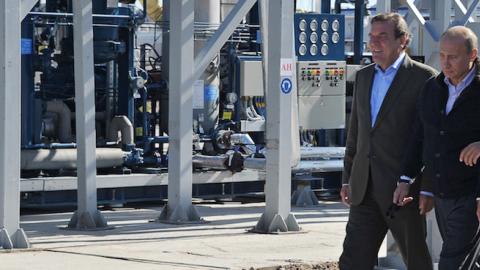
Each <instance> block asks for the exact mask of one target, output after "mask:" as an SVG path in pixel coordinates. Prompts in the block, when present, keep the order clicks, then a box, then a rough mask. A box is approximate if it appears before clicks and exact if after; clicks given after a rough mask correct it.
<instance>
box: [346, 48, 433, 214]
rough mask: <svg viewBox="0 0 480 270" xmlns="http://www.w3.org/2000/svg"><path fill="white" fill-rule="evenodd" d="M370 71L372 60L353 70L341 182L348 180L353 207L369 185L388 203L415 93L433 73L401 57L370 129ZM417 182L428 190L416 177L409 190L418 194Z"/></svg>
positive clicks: (410, 124) (425, 182) (407, 134)
mask: <svg viewBox="0 0 480 270" xmlns="http://www.w3.org/2000/svg"><path fill="white" fill-rule="evenodd" d="M374 73H375V66H374V64H372V65H369V66H366V67H364V68H362V69H361V70H359V71H358V72H357V74H356V79H355V90H354V97H353V104H352V112H351V116H350V123H349V126H348V135H347V145H346V151H345V161H344V173H343V183H344V184H350V192H351V194H350V200H351V203H352V204H353V205H358V204H360V203H361V202H362V200H363V198H364V196H365V193H366V192H367V187H368V188H370V191H371V192H372V194H373V196H374V197H375V199H376V200H377V202H379V203H382V204H384V205H387V206H388V205H389V204H391V202H392V197H393V192H394V190H395V187H396V183H397V181H398V179H399V177H400V176H401V173H402V172H401V163H402V158H403V156H404V152H405V149H406V146H407V143H408V140H409V137H410V134H411V132H412V127H413V122H414V119H415V115H416V102H417V97H418V95H419V94H420V92H421V91H422V89H423V87H424V85H425V82H426V81H427V79H429V78H430V77H432V76H434V75H435V74H436V71H435V70H434V69H432V68H431V67H429V66H426V65H424V64H421V63H418V62H416V61H413V60H411V59H410V58H409V57H408V56H406V57H405V60H404V61H403V63H402V65H401V66H400V68H399V70H398V72H397V74H396V76H395V78H394V80H393V82H392V84H391V86H390V88H389V90H388V92H387V94H386V96H385V99H384V100H383V103H382V106H381V108H380V111H379V113H378V116H377V120H376V122H375V124H374V126H373V127H372V125H371V116H370V97H371V89H372V83H373V76H374ZM369 175H370V177H371V179H372V181H371V183H370V186H369V185H368V182H369ZM420 185H422V190H424V191H430V190H431V188H430V185H431V183H430V181H428V179H424V180H419V179H417V180H416V181H415V183H414V184H413V185H412V187H411V189H410V190H411V191H410V194H411V195H413V196H415V195H418V192H419V189H420Z"/></svg>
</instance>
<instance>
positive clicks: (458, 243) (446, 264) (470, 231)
mask: <svg viewBox="0 0 480 270" xmlns="http://www.w3.org/2000/svg"><path fill="white" fill-rule="evenodd" d="M476 210H477V202H476V196H475V195H474V194H472V195H469V196H464V197H460V198H456V199H440V198H437V197H436V198H435V215H436V217H437V223H438V228H439V229H440V234H441V235H442V239H443V245H442V251H441V252H440V262H439V265H438V269H439V270H450V269H458V267H459V266H460V264H461V263H462V261H463V259H464V258H465V257H466V256H467V254H468V252H469V251H470V249H471V248H472V246H473V238H474V236H475V233H476V232H477V229H478V219H477V215H476Z"/></svg>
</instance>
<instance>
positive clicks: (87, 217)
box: [67, 210, 113, 231]
mask: <svg viewBox="0 0 480 270" xmlns="http://www.w3.org/2000/svg"><path fill="white" fill-rule="evenodd" d="M67 229H69V230H79V231H89V230H110V229H113V227H112V226H108V224H107V220H106V219H105V218H104V217H103V215H102V213H101V212H100V211H98V210H95V211H94V212H93V213H90V212H88V211H85V212H83V213H80V212H78V210H77V211H75V213H73V216H72V218H71V219H70V222H68V226H67Z"/></svg>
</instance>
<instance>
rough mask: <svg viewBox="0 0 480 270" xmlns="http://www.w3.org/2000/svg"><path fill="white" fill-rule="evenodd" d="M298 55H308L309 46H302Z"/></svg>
mask: <svg viewBox="0 0 480 270" xmlns="http://www.w3.org/2000/svg"><path fill="white" fill-rule="evenodd" d="M298 53H299V54H300V55H305V54H306V53H307V46H305V44H302V45H300V47H299V48H298Z"/></svg>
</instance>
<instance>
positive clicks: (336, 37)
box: [332, 32, 340, 43]
mask: <svg viewBox="0 0 480 270" xmlns="http://www.w3.org/2000/svg"><path fill="white" fill-rule="evenodd" d="M339 40H340V35H339V34H338V33H337V32H335V33H333V35H332V42H333V43H338V41H339Z"/></svg>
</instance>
